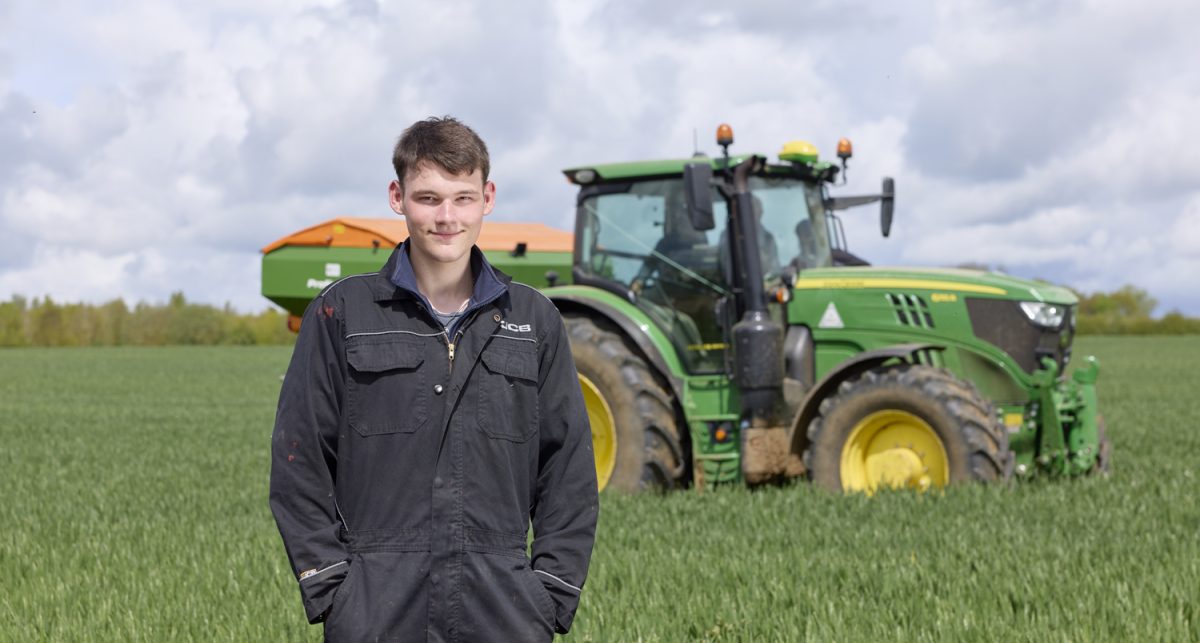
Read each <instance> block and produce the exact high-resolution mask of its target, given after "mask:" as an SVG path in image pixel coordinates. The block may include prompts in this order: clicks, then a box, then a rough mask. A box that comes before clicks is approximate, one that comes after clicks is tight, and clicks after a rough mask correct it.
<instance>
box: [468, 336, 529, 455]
mask: <svg viewBox="0 0 1200 643" xmlns="http://www.w3.org/2000/svg"><path fill="white" fill-rule="evenodd" d="M479 359H480V361H481V362H482V365H481V368H478V369H476V373H475V374H476V376H478V377H479V378H480V386H479V391H480V400H479V401H480V403H479V404H478V406H477V410H476V412H477V413H478V417H477V420H478V424H479V428H480V429H481V430H482V431H483V432H484V433H485V434H487V436H488V437H489V438H493V439H496V440H509V441H512V442H525V441H527V440H528V439H529V438H531V437H533V436H534V435H536V434H537V430H538V395H537V382H538V359H537V344H534V343H533V342H524V341H512V340H506V339H495V338H493V339H492V342H491V343H490V344H488V346H487V348H485V349H484V350H483V353H482V354H481V355H480V356H479Z"/></svg>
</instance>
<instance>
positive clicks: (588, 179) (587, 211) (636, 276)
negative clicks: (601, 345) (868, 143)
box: [565, 141, 890, 374]
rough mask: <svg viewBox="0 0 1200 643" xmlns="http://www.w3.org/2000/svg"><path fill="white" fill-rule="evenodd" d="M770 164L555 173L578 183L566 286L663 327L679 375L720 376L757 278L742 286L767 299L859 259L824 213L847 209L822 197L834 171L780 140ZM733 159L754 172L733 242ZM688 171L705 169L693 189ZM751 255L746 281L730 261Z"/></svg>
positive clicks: (650, 165)
mask: <svg viewBox="0 0 1200 643" xmlns="http://www.w3.org/2000/svg"><path fill="white" fill-rule="evenodd" d="M848 145H849V142H848V141H847V142H846V146H847V149H848ZM845 158H848V155H847V156H846V157H844V159H845ZM780 159H781V160H782V161H784V162H783V163H766V162H765V161H763V160H762V159H761V157H752V156H743V157H733V158H731V157H729V156H728V155H727V154H726V155H725V156H724V157H722V158H716V159H711V158H708V157H703V156H700V157H694V158H691V159H679V160H665V161H649V162H637V163H619V164H608V165H596V166H589V167H584V168H573V169H568V170H566V171H565V174H566V175H567V177H568V179H570V180H571V181H572V182H573V183H575V184H577V185H579V186H580V191H579V195H578V198H577V207H578V212H577V217H576V230H575V264H574V268H573V274H572V277H573V279H574V281H575V283H578V284H584V285H590V286H594V287H598V288H601V289H604V290H607V291H609V292H613V293H615V294H617V295H619V296H620V297H621V298H623V299H625V300H627V301H629V302H630V303H632V304H633V305H635V306H637V307H638V308H639V309H641V310H642V311H644V312H645V313H646V314H647V315H648V316H650V317H651V318H652V319H653V320H654V321H655V322H656V323H657V324H658V325H659V326H660V327H661V328H663V329H664V331H665V333H666V335H667V336H668V337H669V338H670V339H671V342H672V344H673V345H674V348H675V350H676V352H677V354H678V355H680V358H681V360H682V362H683V363H684V366H685V367H686V369H687V370H688V371H689V372H691V373H694V374H703V373H720V372H725V371H726V370H727V369H728V362H727V359H726V358H727V356H728V355H727V352H728V348H729V347H728V337H729V330H730V328H731V327H732V325H733V323H735V322H736V321H737V319H738V318H739V317H740V315H741V313H742V312H743V311H744V310H745V308H746V305H745V304H746V302H745V300H744V296H745V291H746V290H747V288H745V286H744V282H745V281H746V280H749V279H753V280H755V281H759V282H760V284H759V285H760V286H761V287H760V288H752V289H750V290H756V291H758V292H766V293H772V292H776V291H778V290H779V289H780V288H781V287H785V286H786V283H785V282H789V283H790V282H791V281H794V280H795V277H796V275H797V273H799V272H800V271H801V270H805V269H809V268H828V267H832V266H834V265H846V264H847V263H859V264H861V263H865V262H863V261H862V260H860V259H857V258H856V257H854V256H853V255H850V254H849V253H848V252H846V251H845V242H844V234H842V232H841V226H840V222H839V221H838V220H837V218H836V215H834V213H833V210H835V209H841V208H845V207H850V206H851V205H858V204H859V203H857V202H856V203H853V204H847V203H844V202H842V201H838V200H837V199H833V198H830V197H829V195H828V193H827V191H826V186H827V185H828V184H829V183H831V182H832V181H833V180H834V178H835V177H836V176H837V173H838V170H839V168H838V167H837V166H835V165H834V164H832V163H827V162H820V161H819V160H818V159H817V155H816V150H815V148H814V147H813V146H812V145H811V144H808V143H792V144H788V145H787V146H785V147H784V150H783V151H782V152H781V153H780ZM844 159H843V162H844ZM744 163H750V164H753V166H754V167H753V170H752V171H751V172H750V173H749V175H748V178H747V187H748V190H749V193H750V199H749V203H750V208H749V209H750V210H751V211H752V212H751V219H752V221H753V228H754V234H752V235H748V236H751V237H753V238H752V239H750V240H748V243H744V244H735V243H733V242H732V241H731V240H732V238H733V235H732V234H731V230H730V229H729V228H730V222H731V221H736V220H737V219H736V217H734V218H731V217H730V216H729V209H730V204H731V203H732V202H733V199H732V198H731V191H732V170H733V168H735V167H737V166H738V165H741V164H744ZM688 166H692V167H696V166H703V167H704V168H705V169H706V171H705V172H704V173H703V177H702V178H700V179H698V181H699V183H702V184H703V185H699V184H698V183H697V180H695V179H689V178H688V177H687V174H688V173H685V172H684V169H685V168H686V167H688ZM689 191H692V192H691V194H692V195H693V196H692V197H691V198H689ZM696 194H707V196H703V197H699V198H700V199H702V200H705V201H707V204H706V205H708V206H709V207H710V208H711V212H712V216H711V222H710V223H711V225H697V223H696V221H695V220H694V219H693V216H692V213H691V211H692V210H693V209H694V208H695V206H696V204H695V203H694V202H695V201H696V199H697V197H696V196H695V195H696ZM852 198H858V199H860V200H862V199H866V198H868V197H852ZM879 198H880V197H874V200H878V199H879ZM862 202H867V201H862ZM889 205H890V204H889ZM735 207H736V206H735ZM889 215H890V212H889ZM889 218H890V217H889ZM835 240H840V241H836V242H835ZM751 247H753V252H754V253H756V254H757V255H758V257H759V261H758V266H759V268H760V271H758V272H760V274H759V275H757V276H753V277H752V276H750V275H749V274H747V272H746V267H747V264H748V263H749V262H746V261H741V260H739V259H737V258H738V257H741V256H745V255H746V254H747V253H749V252H751V250H750V248H751ZM847 257H849V259H847ZM785 289H786V288H785Z"/></svg>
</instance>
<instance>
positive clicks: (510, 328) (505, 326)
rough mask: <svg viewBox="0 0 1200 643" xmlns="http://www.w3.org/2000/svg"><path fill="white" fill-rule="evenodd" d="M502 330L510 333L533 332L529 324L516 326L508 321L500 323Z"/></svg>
mask: <svg viewBox="0 0 1200 643" xmlns="http://www.w3.org/2000/svg"><path fill="white" fill-rule="evenodd" d="M500 328H503V329H504V330H507V331H509V332H510V333H528V332H530V331H532V330H533V326H531V325H529V324H514V323H512V322H507V321H502V322H500Z"/></svg>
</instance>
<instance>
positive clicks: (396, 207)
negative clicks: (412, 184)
mask: <svg viewBox="0 0 1200 643" xmlns="http://www.w3.org/2000/svg"><path fill="white" fill-rule="evenodd" d="M388 205H390V206H392V212H395V213H396V214H398V215H400V216H404V186H402V185H400V181H397V180H392V182H391V183H389V184H388Z"/></svg>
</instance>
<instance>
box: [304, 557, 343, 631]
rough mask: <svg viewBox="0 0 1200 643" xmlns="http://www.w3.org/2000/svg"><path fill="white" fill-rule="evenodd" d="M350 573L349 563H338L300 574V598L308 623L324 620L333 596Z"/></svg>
mask: <svg viewBox="0 0 1200 643" xmlns="http://www.w3.org/2000/svg"><path fill="white" fill-rule="evenodd" d="M349 571H350V561H346V560H343V561H339V562H336V563H333V564H331V565H327V566H325V567H323V568H320V569H310V570H307V571H304V572H301V573H300V597H301V598H302V599H303V601H304V613H305V615H306V616H307V617H308V622H309V623H320V622H321V621H323V620H325V614H326V612H328V611H329V606H330V605H333V595H334V594H335V593H336V592H337V589H338V587H340V586H341V585H342V581H343V580H345V578H346V574H347V573H348V572H349Z"/></svg>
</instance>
